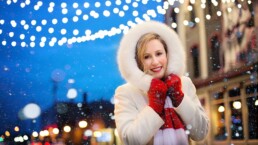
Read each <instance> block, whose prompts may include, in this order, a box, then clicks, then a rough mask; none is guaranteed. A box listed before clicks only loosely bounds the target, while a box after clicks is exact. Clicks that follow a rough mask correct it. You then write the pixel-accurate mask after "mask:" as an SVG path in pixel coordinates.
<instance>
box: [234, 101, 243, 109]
mask: <svg viewBox="0 0 258 145" xmlns="http://www.w3.org/2000/svg"><path fill="white" fill-rule="evenodd" d="M233 107H234V108H235V109H240V108H241V102H240V101H235V102H233Z"/></svg>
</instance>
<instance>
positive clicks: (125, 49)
mask: <svg viewBox="0 0 258 145" xmlns="http://www.w3.org/2000/svg"><path fill="white" fill-rule="evenodd" d="M149 32H154V33H157V34H159V35H160V36H161V38H162V39H164V40H165V42H166V44H167V47H168V67H167V72H166V75H169V74H170V73H174V74H176V75H178V76H180V77H181V76H182V75H183V73H184V71H185V51H184V48H183V46H182V44H181V41H180V39H179V37H178V35H177V33H176V32H175V31H174V30H172V29H171V28H169V27H168V26H167V25H166V24H163V23H161V22H157V21H148V22H143V23H141V24H138V25H136V26H135V27H133V28H132V29H130V30H129V31H128V33H127V34H125V35H124V36H123V38H122V40H121V42H120V46H119V50H118V55H117V61H118V67H119V70H120V73H121V75H122V77H123V78H124V79H125V80H126V81H127V82H129V83H131V84H132V85H134V86H135V87H137V88H139V89H141V90H143V91H148V90H149V87H150V82H151V80H152V78H153V77H152V76H150V75H147V74H145V73H144V72H143V71H141V70H140V69H139V68H138V66H137V62H136V59H135V52H136V50H135V49H136V44H137V41H138V40H139V38H140V37H141V36H142V35H144V34H146V33H149Z"/></svg>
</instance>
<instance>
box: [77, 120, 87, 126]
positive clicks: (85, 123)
mask: <svg viewBox="0 0 258 145" xmlns="http://www.w3.org/2000/svg"><path fill="white" fill-rule="evenodd" d="M87 125H88V123H87V122H86V121H85V120H82V121H80V122H79V127H80V128H85V127H87Z"/></svg>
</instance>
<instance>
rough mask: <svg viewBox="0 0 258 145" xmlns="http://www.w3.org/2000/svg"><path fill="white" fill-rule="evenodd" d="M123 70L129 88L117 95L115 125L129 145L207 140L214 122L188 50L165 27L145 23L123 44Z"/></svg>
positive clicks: (120, 89)
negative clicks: (188, 71) (189, 66)
mask: <svg viewBox="0 0 258 145" xmlns="http://www.w3.org/2000/svg"><path fill="white" fill-rule="evenodd" d="M117 58H118V66H119V70H120V72H121V75H122V77H123V78H124V79H125V80H126V83H125V84H123V85H121V86H119V87H118V88H117V89H116V92H115V102H116V103H115V111H114V112H115V122H116V126H117V130H118V134H119V137H120V139H121V141H122V142H123V144H125V145H145V144H154V145H188V144H189V138H191V139H193V140H196V141H199V140H202V139H204V138H205V136H206V135H207V132H208V128H209V120H208V117H207V115H206V113H205V112H204V109H203V108H202V106H201V104H200V101H199V99H198V97H197V95H196V89H195V86H194V85H193V83H192V81H191V80H190V78H188V77H185V76H183V73H184V69H185V54H184V49H183V47H182V45H181V42H180V40H179V38H178V36H177V34H176V33H175V32H174V31H173V30H172V29H170V28H169V27H167V26H166V25H165V24H163V23H160V22H155V21H149V22H144V23H142V24H139V25H137V26H135V27H134V28H132V29H131V30H129V32H128V33H127V34H126V35H124V37H123V38H122V40H121V43H120V47H119V50H118V57H117Z"/></svg>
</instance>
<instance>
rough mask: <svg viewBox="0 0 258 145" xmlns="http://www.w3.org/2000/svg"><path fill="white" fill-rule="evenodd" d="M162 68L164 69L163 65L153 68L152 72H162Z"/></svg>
mask: <svg viewBox="0 0 258 145" xmlns="http://www.w3.org/2000/svg"><path fill="white" fill-rule="evenodd" d="M161 70H162V66H160V67H155V68H153V69H151V71H152V72H155V73H157V72H160V71H161Z"/></svg>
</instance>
